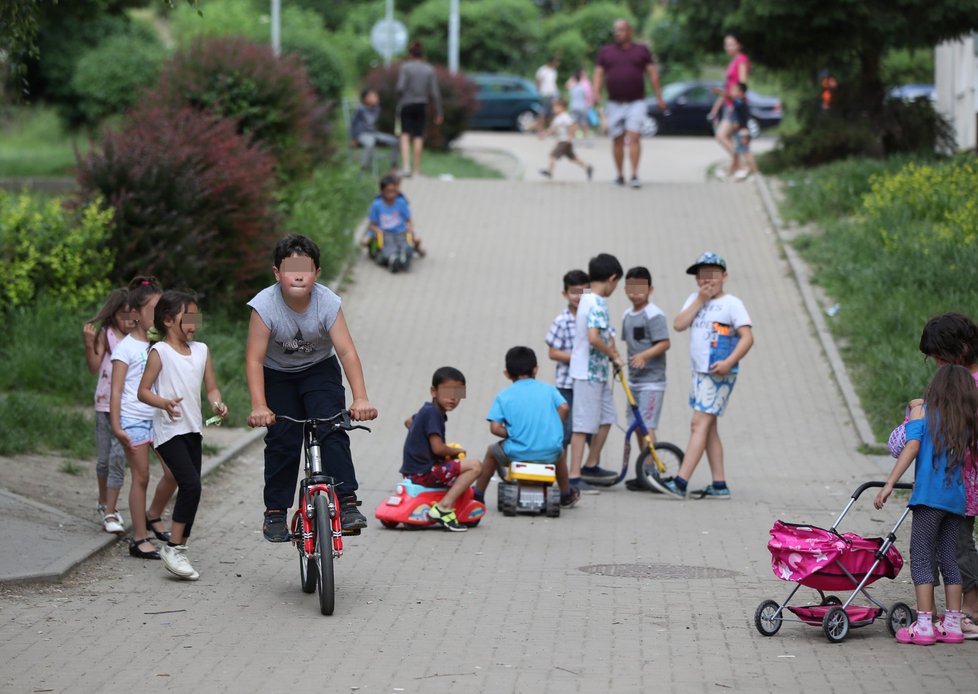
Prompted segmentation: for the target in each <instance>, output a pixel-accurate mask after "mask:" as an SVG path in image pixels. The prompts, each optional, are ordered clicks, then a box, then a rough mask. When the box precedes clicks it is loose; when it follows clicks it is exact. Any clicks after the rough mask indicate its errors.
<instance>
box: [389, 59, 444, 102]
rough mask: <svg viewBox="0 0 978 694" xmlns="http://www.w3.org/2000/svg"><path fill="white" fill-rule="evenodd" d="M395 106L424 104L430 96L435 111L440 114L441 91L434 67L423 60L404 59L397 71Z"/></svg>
mask: <svg viewBox="0 0 978 694" xmlns="http://www.w3.org/2000/svg"><path fill="white" fill-rule="evenodd" d="M397 94H398V96H399V97H400V98H399V99H398V101H397V106H398V108H400V107H401V106H406V105H408V104H426V103H428V97H429V96H430V97H431V99H432V101H434V103H435V112H436V113H438V114H439V115H441V91H440V90H439V89H438V77H437V76H436V75H435V68H433V67H431V65H430V64H429V63H426V62H425V61H423V60H405V61H404V62H403V63H402V64H401V68H400V70H398V72H397Z"/></svg>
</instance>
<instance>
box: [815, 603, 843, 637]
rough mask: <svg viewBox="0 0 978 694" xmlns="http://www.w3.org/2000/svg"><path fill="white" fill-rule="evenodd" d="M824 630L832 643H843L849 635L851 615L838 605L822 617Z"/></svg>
mask: <svg viewBox="0 0 978 694" xmlns="http://www.w3.org/2000/svg"><path fill="white" fill-rule="evenodd" d="M822 631H823V632H825V638H827V639H828V640H829V641H830V642H831V643H841V642H842V641H844V640H845V638H846V636H848V635H849V615H847V614H846V611H845V610H844V609H843V608H842V607H841V606H839V605H836V606H835V607H833V608H832V609H830V610H829V611H828V612H826V613H825V617H823V618H822Z"/></svg>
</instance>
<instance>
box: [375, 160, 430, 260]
mask: <svg viewBox="0 0 978 694" xmlns="http://www.w3.org/2000/svg"><path fill="white" fill-rule="evenodd" d="M367 218H368V222H369V229H368V231H367V233H366V234H365V235H364V238H363V240H362V241H361V243H363V244H364V245H365V246H367V248H368V251H369V253H370V256H371V257H372V258H374V260H376V261H377V262H378V263H380V264H381V265H387V266H388V267H390V269H391V272H397V271H398V270H406V269H407V268H408V266H409V265H410V264H411V256H412V255H413V254H415V253H417V254H418V255H419V256H424V252H423V251H422V250H421V239H420V238H419V237H417V236H415V234H414V221H413V219H412V216H411V207H410V205H408V201H407V198H406V197H404V195H402V194H401V184H400V180H399V179H398V178H397V176H394V175H388V176H384V177H383V178H382V179H380V194H379V195H377V197H375V198H374V200H373V202H372V203H371V204H370V211H369V213H368V215H367Z"/></svg>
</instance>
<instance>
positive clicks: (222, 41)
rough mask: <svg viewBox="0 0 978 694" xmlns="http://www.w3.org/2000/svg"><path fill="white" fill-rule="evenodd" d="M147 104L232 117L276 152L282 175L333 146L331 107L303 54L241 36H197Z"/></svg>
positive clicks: (303, 168) (301, 171) (296, 173)
mask: <svg viewBox="0 0 978 694" xmlns="http://www.w3.org/2000/svg"><path fill="white" fill-rule="evenodd" d="M153 103H155V104H157V105H159V106H164V107H167V108H169V109H172V110H176V109H180V108H183V107H185V106H189V107H191V108H193V109H197V110H199V111H205V112H209V113H213V114H215V115H218V116H222V117H224V118H230V119H232V120H233V121H235V122H236V123H237V126H238V130H239V132H241V133H246V134H248V135H250V136H251V137H252V138H253V140H254V141H255V142H256V143H258V144H260V145H262V146H264V147H266V148H268V150H269V151H270V152H272V153H273V154H274V155H275V158H276V160H277V162H278V166H279V171H280V173H282V174H283V175H284V176H285V177H286V178H296V177H301V176H303V175H305V174H306V173H308V172H309V170H310V169H311V168H312V166H314V165H315V164H317V163H321V162H324V161H326V160H327V159H328V158H329V156H330V154H331V152H332V149H331V145H330V135H331V132H330V130H331V128H330V109H331V108H332V106H331V105H329V104H325V103H322V102H320V101H318V100H317V98H316V95H315V92H314V91H313V88H312V87H311V86H310V83H309V78H308V76H307V74H306V71H305V68H304V67H303V65H302V62H301V60H300V59H299V58H298V57H296V56H294V55H289V54H286V55H283V56H281V57H280V58H276V57H275V55H274V54H273V53H272V50H271V48H269V47H268V46H266V45H258V44H255V43H252V42H250V41H248V40H246V39H243V38H233V37H232V38H211V39H202V40H198V41H196V42H195V43H193V44H191V45H190V46H189V47H188V48H187V49H186V50H184V51H182V52H180V53H177V54H176V55H175V56H174V57H173V58H172V59H171V60H170V61H169V62H167V63H166V65H164V67H163V73H162V75H161V77H160V84H159V87H158V88H157V90H156V92H155V94H154V96H153Z"/></svg>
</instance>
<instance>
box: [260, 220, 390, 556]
mask: <svg viewBox="0 0 978 694" xmlns="http://www.w3.org/2000/svg"><path fill="white" fill-rule="evenodd" d="M273 271H274V273H275V280H276V282H275V284H273V285H272V286H270V287H267V288H265V289H264V290H262V291H261V292H259V293H258V294H257V295H256V296H255V297H254V298H253V299H252V300H251V301H249V302H248V305H249V306H250V307H251V309H252V311H251V322H250V324H249V326H248V344H247V347H246V350H245V374H246V376H247V379H248V392H249V394H250V395H251V415H250V416H249V417H248V426H252V427H268V433H267V434H266V435H265V491H264V497H265V520H264V523H263V525H262V533H263V534H264V536H265V539H266V540H268V541H269V542H288V541H289V528H288V523H287V521H286V511H287V510H288V509H289V507H290V506H292V502H293V501H294V498H295V487H296V482H297V481H298V477H299V460H300V454H301V451H302V425H301V424H295V423H293V422H289V421H287V420H284V419H283V420H281V421H277V420H276V418H275V415H276V414H280V415H287V416H289V417H293V418H295V419H306V418H309V417H331V416H333V415H334V414H336V413H337V412H339V411H340V410H344V409H346V392H345V390H344V388H343V377H342V373H346V380H347V382H348V383H349V385H350V390H351V391H352V392H353V403H352V404H351V405H350V407H349V412H350V418H351V419H353V420H354V421H365V420H370V419H376V418H377V409H376V408H375V407H373V405H371V404H370V400H369V399H368V397H367V389H366V385H365V384H364V380H363V367H362V366H361V364H360V356H359V355H358V354H357V350H356V346H355V345H354V344H353V338H352V337H351V335H350V331H349V329H348V328H347V325H346V318H345V317H344V316H343V309H342V308H341V301H340V297H338V296H337V295H336V294H334V293H333V292H332V291H330V290H329V289H328V288H326V287H325V286H323V285H321V284H318V283H317V282H316V280H317V279H318V278H319V248H318V247H317V246H316V244H315V243H313V242H312V241H311V240H310V239H308V238H306V237H305V236H287V237H285V238H284V239H282V240H281V241H279V242H278V244H277V245H276V246H275V257H274V267H273ZM341 364H342V367H343V369H342V372H341V370H340V365H341ZM320 442H321V444H322V454H323V467H324V472H325V474H326V475H328V476H330V477H332V478H333V479H334V480H335V481H336V491H337V495H338V496H339V499H340V520H341V524H342V526H343V532H344V534H350V535H359V534H360V530H362V529H363V528H365V527H367V519H366V518H365V517H364V516H363V514H362V513H360V511H359V510H358V509H357V506H358V505H359V502H358V501H357V496H356V491H357V479H356V471H355V470H354V467H353V458H352V456H351V454H350V439H349V437H348V436H347V435H346V432H345V431H342V430H339V431H335V432H329V431H326V430H324V431H322V432H321V437H320Z"/></svg>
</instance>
